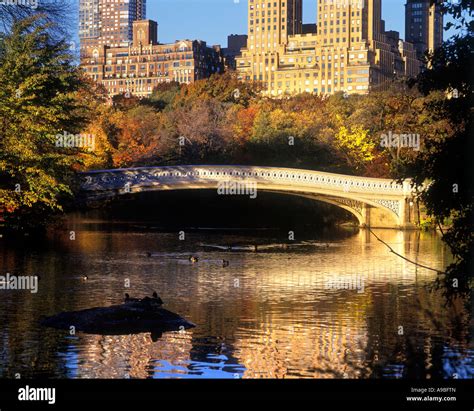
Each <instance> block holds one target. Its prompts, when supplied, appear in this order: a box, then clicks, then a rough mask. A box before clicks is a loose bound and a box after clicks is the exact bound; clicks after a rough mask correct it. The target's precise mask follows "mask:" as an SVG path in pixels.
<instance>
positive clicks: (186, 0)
mask: <svg viewBox="0 0 474 411" xmlns="http://www.w3.org/2000/svg"><path fill="white" fill-rule="evenodd" d="M147 3H148V4H147V17H148V18H149V19H152V20H156V21H157V22H158V39H159V41H160V42H161V43H168V42H173V41H175V40H181V39H185V38H189V39H200V40H204V41H207V43H208V44H220V45H222V46H223V47H225V46H226V45H227V35H228V34H246V33H247V0H148V1H147ZM382 3H383V8H382V9H383V11H382V13H383V18H384V20H385V26H386V29H387V30H397V31H399V32H400V35H401V37H402V38H404V37H405V6H404V5H405V3H406V0H382ZM303 6H304V11H303V20H304V22H305V23H311V22H313V23H314V22H316V0H303Z"/></svg>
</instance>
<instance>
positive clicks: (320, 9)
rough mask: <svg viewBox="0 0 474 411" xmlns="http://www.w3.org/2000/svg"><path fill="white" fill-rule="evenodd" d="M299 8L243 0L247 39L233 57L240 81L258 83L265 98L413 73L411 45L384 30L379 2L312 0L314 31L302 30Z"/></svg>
mask: <svg viewBox="0 0 474 411" xmlns="http://www.w3.org/2000/svg"><path fill="white" fill-rule="evenodd" d="M301 8H302V2H301V1H287V0H278V1H268V0H249V8H248V13H249V15H248V27H249V32H248V36H249V41H248V44H247V47H246V48H244V49H242V50H241V56H238V57H237V58H236V61H237V70H238V72H239V75H240V78H241V79H242V80H246V81H259V82H261V83H262V85H263V88H264V92H265V94H267V95H271V96H283V95H292V94H297V93H303V92H308V93H316V94H333V93H335V92H338V91H343V92H346V93H348V94H351V93H366V92H368V90H369V89H370V88H372V87H374V86H377V85H380V84H383V83H384V82H385V81H387V80H389V79H393V78H395V77H397V76H409V77H411V76H416V75H417V74H418V72H419V70H420V66H421V62H420V61H419V60H418V59H417V56H416V51H415V48H414V46H413V45H412V44H411V43H408V42H405V41H403V40H401V39H400V37H399V34H398V33H397V32H393V31H388V32H387V31H385V23H384V21H383V20H382V17H381V16H382V5H381V0H318V2H317V23H316V30H314V31H315V32H314V33H308V30H307V29H305V30H304V33H303V28H302V23H301V21H302V18H301ZM269 16H271V17H269ZM273 16H275V17H276V18H277V20H273ZM276 21H278V22H279V23H280V24H277V25H275V24H274V23H275V22H276Z"/></svg>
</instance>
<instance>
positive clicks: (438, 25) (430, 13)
mask: <svg viewBox="0 0 474 411" xmlns="http://www.w3.org/2000/svg"><path fill="white" fill-rule="evenodd" d="M405 39H406V41H408V42H410V43H413V44H414V46H415V49H416V51H417V53H418V56H419V57H420V58H421V57H422V56H423V55H424V54H425V52H427V51H429V52H433V50H434V49H436V48H438V47H439V46H440V45H441V44H442V43H443V13H442V12H441V6H440V4H439V1H438V0H407V4H406V5H405Z"/></svg>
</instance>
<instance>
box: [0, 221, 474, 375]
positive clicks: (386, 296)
mask: <svg viewBox="0 0 474 411" xmlns="http://www.w3.org/2000/svg"><path fill="white" fill-rule="evenodd" d="M71 231H74V232H75V239H74V237H72V238H73V239H71V236H70V234H71V233H70V232H71ZM375 232H376V233H377V235H379V236H380V237H381V238H382V239H383V240H384V241H386V242H387V243H389V244H390V245H391V247H392V248H393V249H394V250H395V251H397V252H399V253H401V254H403V255H404V256H406V257H407V258H409V259H412V260H416V261H418V262H419V263H421V264H424V265H427V266H430V267H432V268H435V269H440V270H442V269H443V268H445V267H446V265H447V264H449V262H450V259H449V253H448V251H447V249H446V248H445V246H444V245H443V244H442V242H441V240H440V237H439V236H438V235H436V234H434V233H419V232H405V233H404V232H399V231H392V230H375ZM285 240H287V238H284V236H282V235H281V233H275V232H273V231H271V230H268V231H265V230H263V231H255V232H254V231H239V232H220V231H215V230H195V231H190V232H186V233H185V239H184V240H180V239H179V235H178V232H172V231H168V232H159V231H156V230H153V229H149V228H147V227H143V226H140V225H139V224H138V225H133V224H128V225H127V227H126V228H125V229H124V227H122V226H121V225H117V224H113V221H99V220H91V219H89V220H88V219H86V218H84V217H74V218H71V219H70V220H69V221H68V225H67V228H65V229H64V230H58V231H55V232H54V233H52V234H51V235H50V236H49V237H48V239H47V240H44V241H42V242H41V243H40V244H38V243H35V242H34V241H33V242H31V243H29V244H27V245H24V246H23V247H19V246H18V245H12V244H9V242H8V238H3V239H0V263H1V273H0V274H2V275H4V274H5V273H7V272H10V273H15V274H20V275H39V276H40V277H41V281H40V287H39V292H38V293H37V294H31V293H30V292H28V291H0V377H3V378H5V377H8V378H14V377H15V375H16V374H20V375H21V377H22V378H28V377H44V378H51V377H55V378H422V379H424V378H437V379H439V378H456V377H457V378H472V377H473V376H474V360H473V358H474V356H473V347H472V344H471V343H470V341H472V335H471V334H470V333H471V330H470V324H469V321H470V313H469V310H468V308H467V305H466V304H465V301H461V300H457V301H455V302H454V303H453V304H451V305H449V306H446V307H445V306H444V304H445V302H446V301H445V299H444V297H443V294H442V290H435V289H433V285H434V283H435V279H436V273H435V272H434V271H430V270H427V269H424V268H420V267H417V266H415V265H413V264H410V263H408V262H407V261H404V260H403V259H401V258H399V257H397V256H395V255H394V254H392V253H390V252H389V251H388V249H387V248H386V246H384V245H383V244H381V243H380V242H378V241H377V240H376V239H375V238H374V237H373V236H372V235H371V234H370V233H369V232H367V231H366V230H358V229H357V230H355V229H338V230H336V229H332V230H329V231H327V232H322V233H319V234H314V235H313V236H311V235H308V234H305V236H304V238H299V237H298V232H296V233H295V241H294V242H293V243H291V244H293V245H290V246H289V247H286V248H283V247H281V246H280V245H281V244H283V243H285V242H286V241H285ZM203 243H206V244H220V245H249V246H253V245H255V244H257V245H259V248H258V249H259V252H253V251H251V250H250V249H249V250H235V251H218V250H213V249H208V248H204V247H203V246H202V244H203ZM147 252H153V256H152V257H151V258H150V257H147V256H146V253H147ZM190 255H196V256H198V257H199V262H198V263H197V264H192V263H190V262H189V261H188V258H189V256H190ZM223 259H225V260H228V261H229V266H227V267H224V266H223V264H222V260H223ZM83 275H87V276H88V277H89V279H88V280H87V281H83V280H81V277H82V276H83ZM128 280H129V281H130V288H126V287H125V283H126V281H128ZM154 290H156V291H157V292H158V293H159V294H160V296H161V298H162V299H163V300H164V301H165V307H166V308H167V309H169V310H171V311H174V312H176V313H178V314H180V315H182V316H183V317H185V318H186V319H188V320H190V321H192V322H194V323H195V324H196V325H197V326H196V328H193V329H189V330H186V331H184V332H167V333H164V334H163V335H162V336H161V337H160V338H158V339H156V338H155V339H152V338H151V335H150V334H147V333H145V334H137V335H125V336H100V335H89V334H82V333H77V334H76V335H74V336H72V335H69V333H68V332H67V331H60V330H54V329H49V328H45V327H42V326H41V325H39V321H40V319H41V318H42V317H43V316H46V315H52V314H56V313H58V312H61V311H70V310H79V309H85V308H90V307H96V306H104V305H112V304H115V303H120V302H121V301H122V299H123V295H124V293H125V292H128V293H130V294H131V295H132V296H135V297H141V296H144V295H150V294H151V293H152V292H153V291H154Z"/></svg>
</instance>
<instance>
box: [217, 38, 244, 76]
mask: <svg viewBox="0 0 474 411" xmlns="http://www.w3.org/2000/svg"><path fill="white" fill-rule="evenodd" d="M245 47H247V35H246V34H231V35H230V36H227V47H226V48H224V49H222V52H223V54H224V57H225V65H226V67H227V68H229V69H232V70H235V69H236V63H235V58H236V57H237V56H240V50H241V49H243V48H245Z"/></svg>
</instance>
